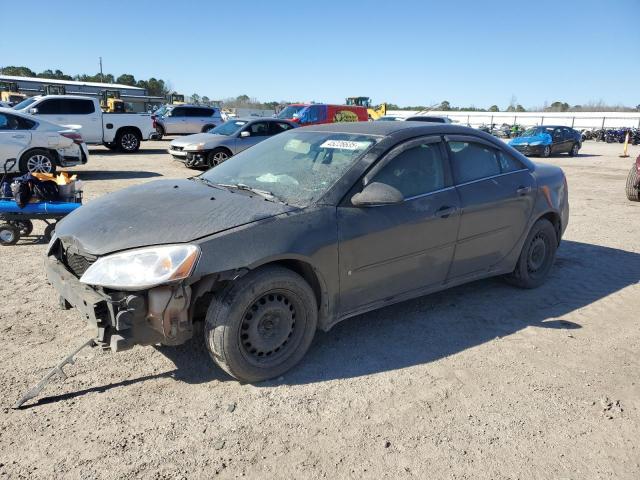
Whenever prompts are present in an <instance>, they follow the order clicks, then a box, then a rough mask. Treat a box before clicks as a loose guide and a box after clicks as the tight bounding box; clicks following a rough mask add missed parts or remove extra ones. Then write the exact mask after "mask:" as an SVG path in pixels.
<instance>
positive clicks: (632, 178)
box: [626, 164, 640, 202]
mask: <svg viewBox="0 0 640 480" xmlns="http://www.w3.org/2000/svg"><path fill="white" fill-rule="evenodd" d="M636 185H638V169H637V168H636V165H635V164H634V165H633V167H631V171H630V172H629V175H627V186H626V193H627V199H629V200H631V201H632V202H640V187H637V186H636Z"/></svg>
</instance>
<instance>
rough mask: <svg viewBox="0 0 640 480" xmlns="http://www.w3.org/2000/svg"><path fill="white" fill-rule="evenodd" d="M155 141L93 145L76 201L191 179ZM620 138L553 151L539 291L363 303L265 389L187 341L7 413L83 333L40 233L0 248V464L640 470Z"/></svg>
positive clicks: (113, 361)
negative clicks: (561, 187)
mask: <svg viewBox="0 0 640 480" xmlns="http://www.w3.org/2000/svg"><path fill="white" fill-rule="evenodd" d="M166 146H167V142H166V141H163V142H148V143H147V144H146V145H145V146H144V149H143V150H142V151H140V152H139V153H138V154H135V155H129V156H127V155H117V154H113V153H110V152H108V151H107V150H104V149H102V148H96V149H95V150H93V151H92V156H91V159H90V163H89V164H88V165H87V166H86V167H83V168H81V169H78V170H77V172H78V173H79V174H80V175H81V177H82V178H83V179H85V180H86V184H85V185H86V187H85V194H86V195H85V196H86V199H87V201H91V199H92V198H96V197H98V196H100V195H102V194H104V193H106V192H110V191H113V190H117V189H120V188H123V187H126V186H129V185H134V184H137V183H140V182H147V181H151V180H154V179H157V178H160V177H161V176H168V177H186V176H189V175H191V174H192V172H190V171H188V170H187V169H185V168H184V167H182V166H181V165H179V164H177V163H175V162H173V161H172V160H171V159H170V157H169V156H168V155H167V154H166V153H164V151H165V149H166ZM621 150H622V149H621V146H620V145H617V144H616V145H606V144H600V143H598V144H596V143H593V142H588V143H587V144H586V145H585V146H584V148H583V150H582V154H581V155H580V156H579V157H577V158H569V157H566V156H564V155H563V156H561V157H556V158H552V159H550V160H549V162H550V163H554V164H556V165H560V166H562V167H563V168H564V169H565V172H566V173H567V176H568V182H569V190H570V201H571V222H570V225H569V228H568V230H567V233H566V236H565V240H564V242H563V244H562V246H561V248H560V250H559V252H558V259H557V264H556V267H555V269H554V270H553V273H552V276H551V279H550V281H549V282H548V283H547V284H546V285H544V286H543V287H541V288H539V289H537V290H533V291H523V290H518V289H514V288H512V287H509V286H507V285H505V284H503V283H502V282H501V281H500V280H488V281H482V282H476V283H473V284H470V285H466V286H463V287H459V288H455V289H453V290H450V291H447V292H443V293H440V294H436V295H432V296H430V297H425V298H421V299H418V300H414V301H409V302H405V303H402V304H399V305H396V306H393V307H389V308H386V309H384V310H380V311H377V312H374V313H369V314H366V315H362V316H360V317H358V318H355V319H352V320H349V321H346V322H343V323H342V324H339V325H338V326H336V327H335V328H334V329H333V330H332V331H330V332H329V333H319V334H318V335H317V336H316V340H315V341H314V344H313V345H312V347H311V350H310V352H309V353H308V355H307V356H306V358H305V359H304V360H303V362H302V363H301V364H300V365H299V366H298V367H297V368H296V369H295V370H294V371H292V372H290V373H288V374H287V375H285V376H284V377H281V378H280V379H278V380H276V381H271V382H266V383H262V384H258V385H241V384H239V383H238V382H236V381H234V380H232V379H230V378H229V377H227V376H226V375H224V374H223V373H222V372H221V371H220V370H219V369H217V368H215V367H214V366H213V364H212V362H211V360H210V359H209V356H208V355H207V352H206V350H205V349H204V346H203V345H202V342H201V339H199V338H198V339H197V341H196V340H194V341H193V342H192V343H191V344H189V345H187V346H183V347H180V348H157V349H156V348H152V347H145V348H140V347H138V348H135V349H133V350H131V351H128V352H124V353H120V354H117V355H113V354H110V353H103V352H100V351H97V349H93V350H85V351H84V353H82V354H81V355H80V357H79V360H78V362H77V364H76V365H74V366H70V367H67V372H68V374H69V379H68V380H67V381H66V382H64V383H62V382H60V381H59V380H56V381H54V382H53V383H52V384H51V385H50V386H49V388H48V389H47V390H46V391H45V392H44V394H43V397H42V398H41V399H40V401H39V403H35V402H31V403H30V404H29V405H28V408H24V409H22V410H18V411H16V410H12V409H11V408H10V406H11V405H12V404H13V402H14V401H15V400H16V399H17V398H18V397H19V396H20V395H21V394H22V393H23V392H24V390H25V389H26V388H27V387H29V386H32V385H33V384H34V383H35V382H37V381H38V380H39V379H40V377H41V376H42V375H43V374H44V373H45V372H46V371H47V369H48V368H51V367H52V366H53V365H54V364H55V363H57V362H58V361H59V360H60V359H61V358H62V357H63V356H64V355H66V354H67V353H68V352H69V351H70V350H71V349H72V348H73V347H75V346H77V345H80V344H81V343H83V342H84V341H85V340H86V339H87V338H88V336H89V334H90V333H89V329H88V328H86V327H85V325H84V324H83V322H82V320H81V319H80V318H79V316H78V315H77V314H76V313H75V312H74V311H68V312H63V311H60V310H57V308H56V296H55V294H54V292H53V290H52V289H51V288H50V287H49V286H48V285H47V284H46V282H45V279H44V275H43V268H42V255H43V252H44V250H45V246H44V245H43V244H37V243H34V242H33V239H32V240H28V241H23V242H21V244H20V245H17V246H14V247H4V248H2V250H1V253H0V296H1V298H2V301H0V329H1V330H0V331H1V332H2V333H1V335H0V361H1V362H2V365H3V368H2V369H1V371H0V398H2V407H3V408H2V410H1V411H0V476H4V477H6V478H12V479H15V478H29V479H32V478H72V479H93V478H110V479H115V478H134V477H136V478H138V477H139V478H149V479H164V478H167V479H169V478H170V479H179V478H189V479H190V478H212V477H214V476H216V475H218V476H219V477H221V478H235V477H247V478H331V479H335V478H374V479H380V478H390V479H395V478H431V479H436V478H455V479H507V478H509V479H516V478H517V479H529V478H536V479H537V478H539V479H550V478H553V479H560V478H564V479H596V478H616V479H638V478H640V440H639V439H640V435H639V432H640V400H639V399H640V358H639V355H638V352H639V351H640V329H639V327H638V322H637V319H638V306H637V305H638V303H639V301H640V300H639V298H640V284H639V283H638V282H639V280H640V235H638V232H639V225H640V204H632V203H630V202H628V201H627V200H626V198H625V196H624V184H625V179H626V175H627V172H628V170H629V167H630V165H631V159H620V158H618V154H619V153H620V152H621ZM630 153H631V155H632V157H635V156H637V155H638V154H639V153H640V148H638V147H632V148H631V151H630ZM122 213H123V214H126V212H122ZM40 231H42V229H41V228H39V230H37V232H40ZM114 234H117V232H114Z"/></svg>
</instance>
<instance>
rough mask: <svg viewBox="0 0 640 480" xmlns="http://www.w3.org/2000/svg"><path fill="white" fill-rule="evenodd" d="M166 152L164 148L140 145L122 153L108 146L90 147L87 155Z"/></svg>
mask: <svg viewBox="0 0 640 480" xmlns="http://www.w3.org/2000/svg"><path fill="white" fill-rule="evenodd" d="M165 153H167V154H168V152H167V150H166V149H165V148H144V147H141V148H140V150H138V151H136V152H129V153H123V152H119V151H118V150H109V149H108V148H106V147H104V148H100V147H98V148H92V149H90V150H89V155H106V156H111V155H114V156H115V155H125V156H129V155H158V154H165Z"/></svg>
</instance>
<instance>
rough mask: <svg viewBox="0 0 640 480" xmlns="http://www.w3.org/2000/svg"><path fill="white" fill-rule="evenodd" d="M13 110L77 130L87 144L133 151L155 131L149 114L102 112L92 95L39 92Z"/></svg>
mask: <svg viewBox="0 0 640 480" xmlns="http://www.w3.org/2000/svg"><path fill="white" fill-rule="evenodd" d="M13 108H14V109H15V110H16V111H18V112H22V113H27V114H30V115H33V118H42V119H44V120H47V121H49V122H53V123H55V124H58V125H64V126H68V127H69V128H73V129H76V130H80V133H81V134H82V138H84V141H85V142H87V143H88V144H97V145H105V146H106V147H108V148H110V149H113V150H115V149H119V150H121V151H123V152H125V153H131V152H135V151H137V150H138V149H139V148H140V142H141V141H143V140H149V139H151V138H155V137H156V135H157V133H156V129H155V128H154V126H153V120H152V119H151V115H149V114H138V113H103V112H102V110H101V109H100V103H99V102H98V100H96V99H95V98H91V97H83V96H79V95H42V96H37V97H31V98H27V99H25V100H23V101H22V102H20V103H19V104H18V105H16V106H15V107H13Z"/></svg>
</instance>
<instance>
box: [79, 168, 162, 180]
mask: <svg viewBox="0 0 640 480" xmlns="http://www.w3.org/2000/svg"><path fill="white" fill-rule="evenodd" d="M70 173H71V174H75V175H78V178H79V179H81V180H83V181H84V180H127V179H135V178H154V177H162V176H163V175H162V174H161V173H158V172H148V171H143V170H82V171H80V170H78V171H75V172H73V171H72V172H70Z"/></svg>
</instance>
